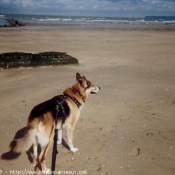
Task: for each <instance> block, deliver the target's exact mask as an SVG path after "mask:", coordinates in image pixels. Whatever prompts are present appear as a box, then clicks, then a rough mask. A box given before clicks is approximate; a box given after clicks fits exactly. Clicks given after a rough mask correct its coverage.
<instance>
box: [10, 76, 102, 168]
mask: <svg viewBox="0 0 175 175" xmlns="http://www.w3.org/2000/svg"><path fill="white" fill-rule="evenodd" d="M76 80H77V81H76V83H75V84H74V85H73V86H72V87H71V88H68V89H66V90H65V91H64V92H63V94H65V95H68V96H70V97H74V98H76V100H77V101H78V102H79V103H80V104H81V106H80V108H78V107H77V105H76V104H75V103H74V102H73V100H72V99H71V98H69V97H68V98H67V99H66V102H65V104H64V107H65V111H66V116H65V117H63V116H62V115H61V116H59V120H58V124H57V126H56V127H57V128H58V141H57V144H61V143H62V128H63V126H65V127H66V129H67V135H68V145H69V148H70V150H71V151H72V152H76V151H78V149H77V148H75V147H74V145H73V133H74V128H75V124H76V122H77V120H78V118H79V116H80V111H81V110H82V108H83V106H84V103H85V100H86V99H87V97H88V95H89V94H96V93H97V92H98V91H99V90H100V88H99V87H97V86H94V85H93V84H92V83H91V82H90V81H88V80H87V79H86V78H85V77H84V76H81V75H80V74H79V73H77V74H76ZM56 98H61V96H56V97H54V99H56ZM54 108H55V105H54V100H53V99H51V100H48V101H46V102H43V103H41V104H39V105H37V106H35V107H34V108H33V110H32V111H31V113H30V115H29V117H28V122H27V126H26V132H25V135H24V137H23V138H21V139H16V140H13V141H12V142H11V144H10V147H11V149H12V151H14V152H24V151H28V150H29V149H30V148H31V146H33V163H32V166H36V165H37V157H38V155H37V147H38V145H40V147H41V152H40V155H39V157H38V160H39V164H40V165H41V167H42V170H43V171H49V169H48V168H47V166H46V163H45V157H46V153H47V151H48V149H49V148H50V147H51V145H52V143H53V137H54V129H55V121H54Z"/></svg>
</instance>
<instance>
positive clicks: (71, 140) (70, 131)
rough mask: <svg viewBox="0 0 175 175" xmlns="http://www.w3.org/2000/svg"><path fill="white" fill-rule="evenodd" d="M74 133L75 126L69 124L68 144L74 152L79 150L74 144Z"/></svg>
mask: <svg viewBox="0 0 175 175" xmlns="http://www.w3.org/2000/svg"><path fill="white" fill-rule="evenodd" d="M73 134H74V127H70V126H67V137H68V145H69V148H70V150H71V151H72V152H76V151H78V148H74V146H73Z"/></svg>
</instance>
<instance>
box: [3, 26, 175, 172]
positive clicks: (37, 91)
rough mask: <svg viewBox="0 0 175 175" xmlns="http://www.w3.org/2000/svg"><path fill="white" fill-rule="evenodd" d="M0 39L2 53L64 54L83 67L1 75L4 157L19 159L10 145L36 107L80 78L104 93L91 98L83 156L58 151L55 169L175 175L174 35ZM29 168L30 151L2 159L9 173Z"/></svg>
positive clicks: (46, 34) (34, 33) (7, 32)
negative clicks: (80, 76) (77, 76)
mask: <svg viewBox="0 0 175 175" xmlns="http://www.w3.org/2000/svg"><path fill="white" fill-rule="evenodd" d="M0 41H1V42H0V52H10V51H24V52H33V53H37V52H43V51H63V52H67V53H68V54H69V55H72V56H74V57H76V58H78V60H79V62H80V65H79V66H61V67H47V68H36V69H20V70H7V71H1V72H0V96H1V98H0V111H1V116H0V140H1V144H0V152H1V155H3V157H5V158H7V159H10V158H12V154H10V153H7V152H8V151H9V148H8V145H9V143H10V141H11V140H12V139H13V138H14V136H15V134H16V132H17V131H19V130H20V129H22V128H23V127H25V124H26V119H27V116H28V114H29V112H30V110H31V109H32V108H33V106H35V105H37V104H38V103H40V102H43V101H45V100H47V99H50V98H52V97H53V96H55V95H57V94H61V93H62V92H63V90H64V89H65V88H67V87H69V86H71V85H72V84H73V83H74V81H75V73H76V72H80V73H81V74H83V75H85V76H86V77H87V78H88V79H90V80H92V81H93V82H94V84H97V85H99V86H101V87H102V90H101V91H100V92H99V94H98V95H96V96H91V97H89V99H88V100H87V102H86V105H85V108H84V109H83V111H82V115H81V118H80V120H79V121H78V123H77V126H76V131H75V138H74V143H75V146H76V147H78V148H79V152H78V153H75V154H72V153H71V152H70V151H69V150H67V149H66V148H64V147H63V146H59V151H60V154H59V156H58V157H57V166H56V170H65V171H70V170H71V171H77V172H78V171H87V174H88V175H97V174H100V175H107V174H110V175H116V174H118V175H126V174H129V175H140V174H142V175H158V174H159V175H174V172H175V166H174V165H175V129H174V126H175V120H174V114H175V83H174V75H175V59H174V55H175V50H174V46H175V31H167V30H157V29H156V30H154V29H151V30H150V29H147V30H144V29H143V28H142V30H140V29H139V28H136V29H134V30H131V29H129V28H128V29H126V28H125V29H124V30H122V29H121V28H83V27H80V28H77V27H57V28H56V27H42V28H41V27H24V28H15V29H0ZM19 134H21V131H19V132H18V135H19ZM64 139H65V140H66V139H67V137H66V133H64ZM51 152H52V150H50V151H49V152H48V155H47V162H48V166H49V167H50V164H51ZM25 169H26V170H31V171H33V168H32V167H30V161H29V159H28V156H27V155H26V154H25V153H23V154H22V155H21V156H19V157H18V158H17V159H12V160H4V159H1V160H0V170H2V171H3V174H10V170H11V171H12V170H18V171H23V170H25Z"/></svg>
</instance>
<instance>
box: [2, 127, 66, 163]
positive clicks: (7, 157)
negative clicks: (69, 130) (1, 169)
mask: <svg viewBox="0 0 175 175" xmlns="http://www.w3.org/2000/svg"><path fill="white" fill-rule="evenodd" d="M25 131H26V127H24V128H21V129H20V130H18V131H17V132H16V134H15V136H14V139H20V138H22V137H23V136H24V134H25ZM62 145H63V146H64V147H65V148H67V149H68V150H69V146H68V144H67V143H66V142H65V140H64V139H62ZM40 152H41V148H40V146H38V155H39V154H40ZM32 153H33V149H32V147H31V148H30V149H29V150H28V151H27V152H26V154H27V156H28V159H29V161H30V162H31V163H32ZM20 155H21V153H15V152H13V151H12V150H10V151H8V152H6V153H3V154H2V155H1V159H4V160H13V159H17V158H18V157H19V156H20Z"/></svg>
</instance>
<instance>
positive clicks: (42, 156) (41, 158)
mask: <svg viewBox="0 0 175 175" xmlns="http://www.w3.org/2000/svg"><path fill="white" fill-rule="evenodd" d="M51 145H52V141H49V143H48V144H47V145H46V146H44V147H41V153H40V155H39V162H40V165H41V168H42V171H43V172H44V173H45V174H48V173H50V169H49V168H47V166H46V162H45V158H46V154H47V151H48V150H49V148H50V147H51Z"/></svg>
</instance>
